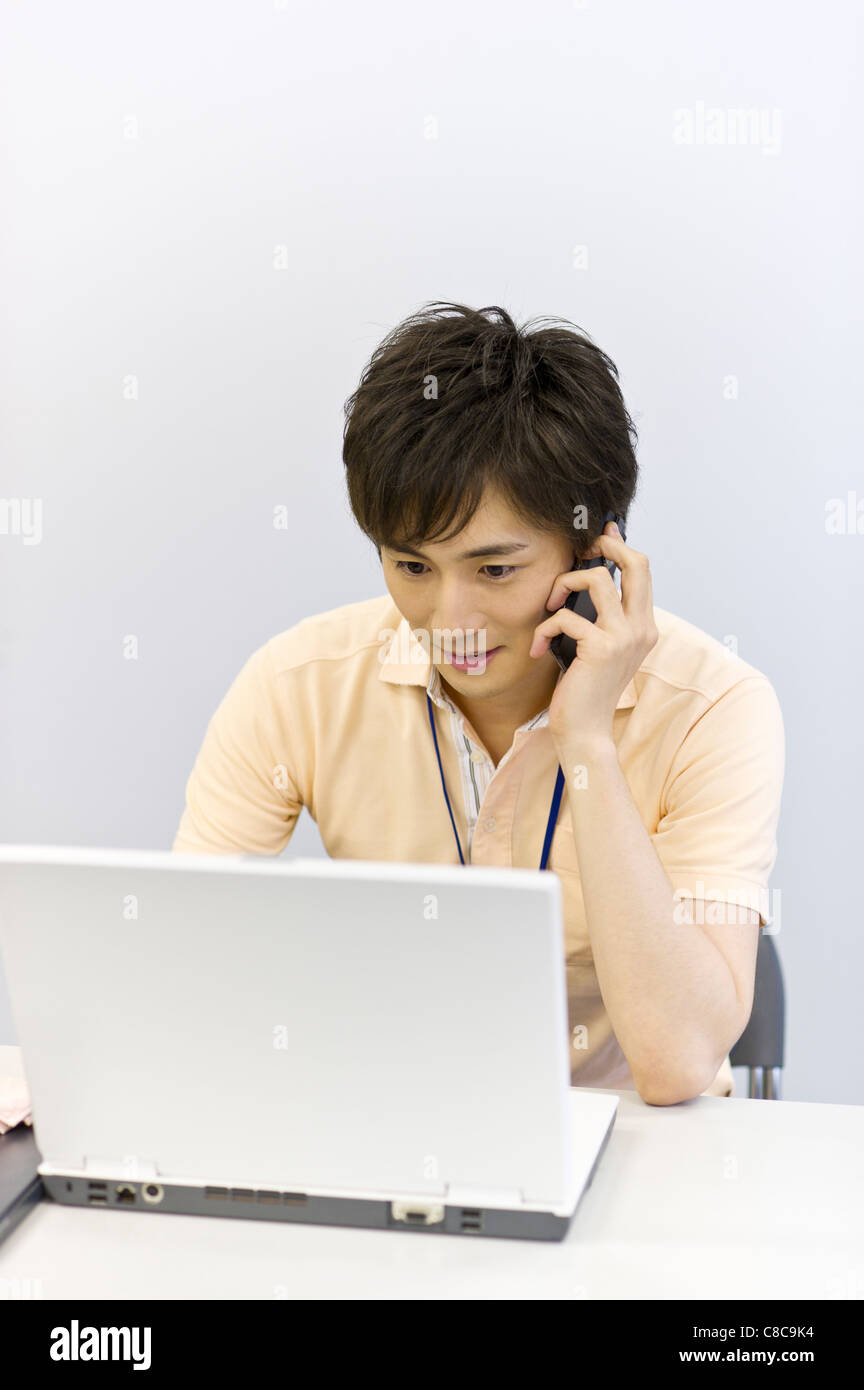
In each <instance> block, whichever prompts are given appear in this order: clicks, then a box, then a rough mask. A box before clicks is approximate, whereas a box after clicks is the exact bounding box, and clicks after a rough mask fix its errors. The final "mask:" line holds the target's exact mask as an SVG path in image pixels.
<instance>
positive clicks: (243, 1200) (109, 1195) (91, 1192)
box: [42, 1174, 573, 1240]
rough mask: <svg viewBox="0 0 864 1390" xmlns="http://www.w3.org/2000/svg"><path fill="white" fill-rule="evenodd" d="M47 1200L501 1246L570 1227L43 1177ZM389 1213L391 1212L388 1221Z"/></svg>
mask: <svg viewBox="0 0 864 1390" xmlns="http://www.w3.org/2000/svg"><path fill="white" fill-rule="evenodd" d="M42 1182H43V1185H44V1187H45V1191H46V1194H47V1196H48V1198H49V1199H50V1200H53V1201H55V1202H59V1203H62V1204H63V1205H64V1206H85V1207H110V1208H112V1209H114V1210H120V1211H141V1212H147V1211H151V1212H152V1211H155V1212H168V1213H173V1214H176V1215H182V1216H229V1217H231V1216H233V1217H240V1218H246V1219H252V1220H255V1221H298V1222H304V1223H308V1224H310V1225H318V1226H360V1227H366V1228H367V1229H370V1230H395V1231H423V1232H424V1233H425V1234H427V1235H434V1234H438V1235H479V1236H499V1237H503V1238H504V1239H505V1240H506V1239H509V1240H512V1239H516V1240H563V1238H564V1236H566V1234H567V1232H568V1230H569V1229H570V1224H571V1222H572V1220H573V1213H572V1212H571V1214H570V1215H569V1216H556V1215H554V1213H552V1212H545V1211H515V1210H507V1209H503V1208H494V1207H493V1208H489V1207H461V1206H447V1205H445V1204H444V1203H441V1202H439V1201H436V1199H434V1198H432V1199H429V1200H424V1201H422V1202H411V1201H406V1202H398V1201H395V1202H394V1201H375V1200H371V1201H370V1200H367V1199H363V1198H358V1197H329V1196H317V1195H314V1194H312V1193H310V1194H306V1193H302V1192H281V1191H278V1190H277V1189H257V1190H256V1189H254V1188H250V1187H199V1186H194V1187H193V1186H191V1185H186V1184H181V1183H177V1184H172V1183H164V1184H163V1183H153V1182H131V1181H130V1182H126V1181H123V1180H120V1181H118V1180H117V1179H106V1180H104V1181H103V1180H93V1179H87V1178H76V1177H68V1178H67V1177H64V1176H63V1175H62V1174H59V1175H58V1174H49V1175H43V1177H42ZM394 1211H395V1212H397V1213H399V1214H398V1215H394Z"/></svg>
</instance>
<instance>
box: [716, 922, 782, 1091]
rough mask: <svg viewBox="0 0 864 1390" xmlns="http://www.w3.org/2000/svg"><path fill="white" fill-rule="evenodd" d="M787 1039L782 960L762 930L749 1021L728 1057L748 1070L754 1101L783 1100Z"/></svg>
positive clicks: (770, 938) (757, 952) (731, 1061)
mask: <svg viewBox="0 0 864 1390" xmlns="http://www.w3.org/2000/svg"><path fill="white" fill-rule="evenodd" d="M785 1036H786V997H785V994H784V991H783V973H782V971H781V969H780V957H779V955H778V954H777V947H776V946H775V945H774V938H773V936H769V935H768V934H767V933H766V932H765V931H764V930H762V929H761V928H760V930H759V946H758V948H757V951H756V985H755V989H754V992H753V1008H752V1010H751V1011H750V1021H749V1022H748V1024H747V1027H746V1028H745V1029H744V1032H743V1033H742V1034H741V1036H740V1038H739V1039H738V1041H737V1043H736V1044H735V1046H734V1047H733V1048H732V1051H731V1052H730V1053H729V1061H730V1063H731V1065H732V1066H733V1067H747V1068H749V1072H750V1091H749V1096H750V1099H751V1100H779V1099H780V1071H781V1068H782V1066H783V1059H784V1051H783V1045H784V1041H785Z"/></svg>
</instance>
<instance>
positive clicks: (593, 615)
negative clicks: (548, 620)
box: [549, 512, 627, 671]
mask: <svg viewBox="0 0 864 1390" xmlns="http://www.w3.org/2000/svg"><path fill="white" fill-rule="evenodd" d="M610 521H614V522H615V524H616V526H617V527H618V530H619V531H620V532H621V539H622V541H626V539H627V536H626V534H625V531H624V518H623V517H622V516H618V515H617V514H616V513H615V512H607V513H606V515H605V516H604V518H603V525H602V526H601V528H600V530H601V532H602V531H605V530H606V527H607V526H608V525H609V522H610ZM597 565H605V566H606V568H607V569H608V571H609V573H610V574H611V575H612V578H613V579H614V578H615V571H616V570H617V568H618V566H617V565H616V564H615V561H614V560H604V558H603V556H602V555H597V556H595V557H594V559H593V560H586V561H585V562H584V563H583V564H580V563H579V561H578V559H577V557H576V556H575V555H574V556H573V568H574V569H577V570H590V569H596V567H597ZM564 607H565V608H570V609H571V610H572V611H573V612H574V613H576V614H578V616H579V617H580V618H587V619H588V621H589V623H596V621H597V609H596V608H595V607H594V604H593V603H592V602H591V595H590V594H589V593H588V590H587V589H577V590H576V592H575V593H572V594H568V595H567V597H566V599H565V600H564ZM556 612H557V609H556ZM549 650H550V651H551V653H552V655H553V656H554V657H555V660H556V661H557V662H558V665H559V666H560V667H561V670H562V671H566V670H567V667H568V666H569V665H570V663H571V662H572V660H573V658H574V657H575V655H576V641H575V638H573V637H570V636H569V635H568V634H567V633H566V632H559V633H558V635H557V637H553V638H552V641H551V642H550V643H549Z"/></svg>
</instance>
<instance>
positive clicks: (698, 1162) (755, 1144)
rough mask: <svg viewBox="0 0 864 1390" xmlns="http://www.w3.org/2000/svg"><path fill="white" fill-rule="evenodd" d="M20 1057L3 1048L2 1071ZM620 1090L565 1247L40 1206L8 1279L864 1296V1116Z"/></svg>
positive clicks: (313, 1288)
mask: <svg viewBox="0 0 864 1390" xmlns="http://www.w3.org/2000/svg"><path fill="white" fill-rule="evenodd" d="M18 1056H19V1054H18V1051H17V1049H13V1048H0V1073H2V1072H6V1073H11V1072H15V1071H18V1070H19V1068H20V1062H19V1060H18ZM618 1094H619V1095H620V1097H621V1104H620V1106H619V1110H618V1117H617V1119H616V1122H615V1128H614V1130H613V1132H612V1136H611V1138H610V1140H609V1144H608V1147H607V1149H606V1152H605V1154H604V1155H603V1158H602V1160H601V1163H600V1167H599V1169H598V1171H597V1174H596V1175H595V1178H594V1182H593V1183H592V1185H591V1187H590V1188H589V1189H588V1192H587V1193H586V1194H585V1196H584V1197H583V1199H582V1203H581V1205H580V1207H579V1210H578V1211H577V1213H576V1216H575V1217H574V1220H573V1225H572V1227H571V1229H570V1233H569V1235H568V1236H567V1238H566V1239H565V1240H564V1241H561V1242H554V1243H553V1242H549V1243H546V1242H540V1241H521V1240H495V1239H491V1238H488V1237H487V1238H484V1237H479V1236H478V1237H468V1236H439V1235H433V1234H426V1233H423V1232H415V1231H412V1232H402V1231H358V1230H344V1229H340V1228H339V1227H335V1226H294V1225H291V1224H290V1223H281V1222H270V1221H266V1222H265V1221H251V1220H245V1219H239V1218H238V1219H234V1218H231V1219H226V1220H217V1219H214V1218H211V1217H200V1216H171V1215H158V1214H155V1213H150V1212H147V1213H140V1212H135V1211H116V1210H99V1211H90V1210H86V1209H84V1208H74V1207H63V1206H58V1205H55V1204H54V1203H51V1202H48V1201H43V1202H42V1203H40V1205H39V1206H38V1207H37V1209H36V1210H35V1211H34V1212H33V1213H32V1215H31V1216H29V1217H27V1218H26V1220H25V1221H24V1222H23V1223H22V1225H20V1226H19V1227H18V1228H17V1229H16V1230H15V1231H13V1232H12V1234H11V1236H9V1238H8V1239H7V1240H6V1241H4V1243H3V1245H2V1246H0V1281H3V1280H16V1281H18V1280H20V1281H22V1284H23V1285H24V1286H25V1287H27V1285H26V1283H25V1281H36V1280H38V1281H39V1283H38V1285H35V1287H36V1288H38V1289H39V1291H40V1293H41V1297H42V1298H46V1299H48V1298H57V1299H67V1298H143V1299H148V1298H157V1299H183V1298H230V1299H235V1298H243V1299H268V1300H269V1299H280V1298H286V1299H291V1298H304V1299H319V1298H320V1299H378V1298H381V1299H406V1298H408V1299H414V1298H417V1299H597V1298H599V1299H632V1298H639V1299H641V1298H648V1299H651V1298H663V1299H666V1298H668V1299H678V1298H712V1299H713V1298H718V1299H738V1298H742V1299H748V1298H757V1299H758V1298H772V1299H773V1298H781V1299H793V1298H802V1299H861V1298H864V1201H862V1192H864V1106H853V1105H820V1104H809V1103H803V1102H801V1101H765V1100H744V1099H741V1100H739V1099H728V1098H725V1097H722V1098H721V1097H716V1098H715V1097H707V1096H700V1097H699V1098H698V1099H697V1100H692V1101H688V1102H686V1103H685V1104H683V1105H674V1106H663V1107H658V1106H649V1105H645V1104H644V1102H643V1101H641V1100H640V1099H639V1097H638V1095H637V1094H636V1092H634V1091H620V1092H619V1093H618ZM2 1287H3V1285H2V1283H0V1288H2ZM29 1287H31V1288H32V1287H34V1285H33V1284H30V1285H29Z"/></svg>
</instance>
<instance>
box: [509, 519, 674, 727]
mask: <svg viewBox="0 0 864 1390" xmlns="http://www.w3.org/2000/svg"><path fill="white" fill-rule="evenodd" d="M596 555H602V556H603V558H604V559H610V560H614V561H615V564H616V565H617V566H618V568H619V569H620V571H621V596H620V598H619V596H618V590H617V589H616V587H615V581H614V579H613V578H612V576H611V574H610V573H609V571H608V569H607V568H606V566H605V565H597V566H596V567H594V568H592V569H589V570H571V571H570V573H568V574H562V575H560V576H559V577H558V579H556V580H555V583H554V585H553V586H552V591H551V593H550V594H549V598H548V600H547V602H546V607H547V608H553V609H557V612H555V613H554V614H553V616H552V617H551V618H547V619H546V620H545V621H544V622H542V623H540V624H538V626H537V627H536V628H535V630H534V640H533V641H532V643H531V647H530V651H529V655H530V656H534V657H538V656H543V655H544V653H545V652H547V651H548V650H549V643H550V641H551V640H552V638H553V637H555V636H556V634H557V633H559V632H563V633H566V634H567V635H568V636H570V637H574V638H576V639H577V640H578V644H579V645H578V647H577V654H576V657H575V658H574V660H573V662H572V663H571V665H570V666H569V667H568V669H567V670H566V671H565V672H564V675H563V676H562V678H561V680H560V681H559V682H558V685H557V686H556V688H555V694H554V696H553V697H552V703H551V705H550V706H549V729H550V732H551V734H552V737H553V739H555V740H558V739H561V740H566V739H569V740H570V741H571V742H572V741H573V740H578V741H579V742H580V743H581V742H582V741H583V740H584V741H586V742H594V741H598V740H599V741H601V742H602V741H603V740H604V739H605V740H609V741H611V739H612V725H613V721H614V715H615V708H616V706H617V704H618V700H619V698H620V696H621V692H622V691H623V690H625V689H626V687H627V685H628V683H629V682H630V680H631V679H632V677H633V675H634V674H635V672H636V671H638V669H639V667H640V665H641V664H642V662H643V661H644V659H645V657H646V656H647V655H648V653H649V652H650V651H651V649H652V647H654V646H655V644H656V642H657V639H658V637H659V636H660V634H659V632H658V631H657V626H656V624H655V622H654V607H653V595H652V590H651V572H650V569H649V565H648V557H647V555H643V554H642V553H641V552H640V551H638V550H634V549H633V548H632V546H629V545H625V543H624V541H622V539H621V533H620V532H619V530H618V527H617V526H616V525H615V522H614V521H610V522H609V524H608V525H607V526H606V528H605V531H604V532H603V534H602V535H601V536H598V538H597V540H596V542H595V544H594V545H593V546H592V548H591V550H590V551H589V552H588V554H587V556H586V559H590V558H593V557H594V556H596ZM577 589H587V590H588V592H589V594H590V596H591V602H592V603H593V604H594V607H595V608H596V610H597V621H596V622H595V623H589V622H588V621H587V619H586V618H580V617H578V616H577V614H576V613H573V612H572V611H571V610H570V609H569V608H565V607H564V606H563V605H564V600H565V599H566V598H567V595H568V594H569V593H573V592H575V591H576V590H577Z"/></svg>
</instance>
